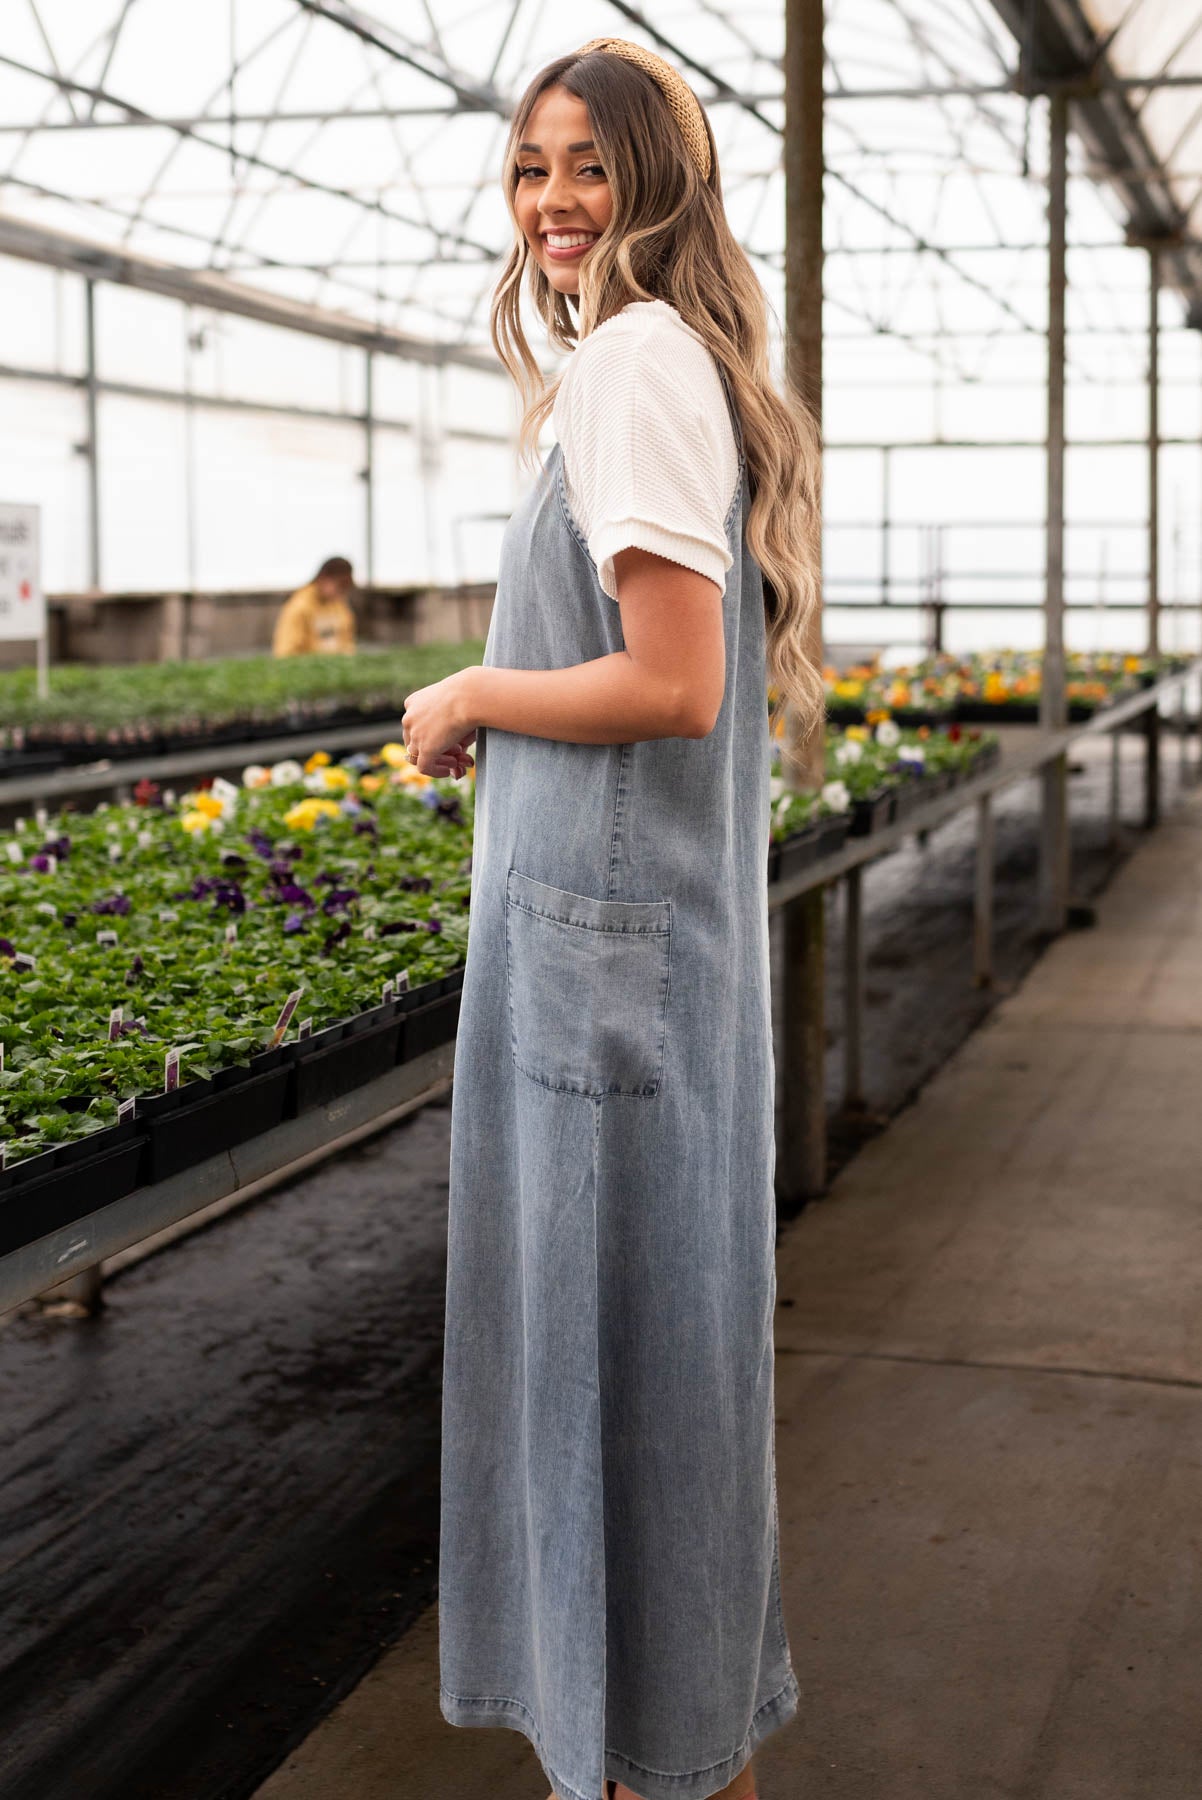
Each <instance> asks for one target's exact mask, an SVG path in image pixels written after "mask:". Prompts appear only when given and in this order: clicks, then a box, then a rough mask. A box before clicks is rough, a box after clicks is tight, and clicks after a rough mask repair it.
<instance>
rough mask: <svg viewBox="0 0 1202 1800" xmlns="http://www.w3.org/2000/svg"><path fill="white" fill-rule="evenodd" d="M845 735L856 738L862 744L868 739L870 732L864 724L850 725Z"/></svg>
mask: <svg viewBox="0 0 1202 1800" xmlns="http://www.w3.org/2000/svg"><path fill="white" fill-rule="evenodd" d="M843 735H844V737H849V738H855V739H856V740H857V741H858V742H859V743H861V744H862V743H864V742H865V741H866V740H867V737H868V732H867V729H866V728H865V727H864V726H863V725H849V726H848V727H847V730H846V731H845V732H844V734H843Z"/></svg>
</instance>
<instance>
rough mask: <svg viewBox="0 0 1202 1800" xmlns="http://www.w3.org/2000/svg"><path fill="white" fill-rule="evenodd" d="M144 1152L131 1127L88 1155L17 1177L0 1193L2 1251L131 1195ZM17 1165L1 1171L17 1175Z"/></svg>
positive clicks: (143, 1144)
mask: <svg viewBox="0 0 1202 1800" xmlns="http://www.w3.org/2000/svg"><path fill="white" fill-rule="evenodd" d="M105 1135H106V1136H107V1135H108V1134H107V1133H106V1134H105ZM145 1153H146V1141H145V1139H144V1138H141V1137H136V1136H134V1135H133V1133H132V1131H131V1134H130V1136H129V1137H127V1138H125V1140H124V1141H123V1142H121V1143H118V1144H112V1145H110V1147H109V1148H108V1149H105V1150H100V1151H98V1152H97V1153H95V1154H94V1155H92V1156H90V1157H82V1158H80V1160H79V1161H78V1162H71V1163H59V1164H58V1165H57V1167H55V1168H53V1169H51V1171H50V1172H49V1174H46V1175H38V1176H35V1177H34V1178H33V1179H31V1180H24V1181H22V1180H20V1179H17V1180H16V1181H15V1182H14V1183H13V1185H12V1186H9V1187H7V1188H5V1189H4V1191H3V1192H0V1256H6V1255H8V1254H9V1252H10V1251H13V1250H20V1249H21V1248H23V1246H24V1245H26V1244H32V1243H36V1242H37V1240H38V1238H42V1237H46V1236H47V1235H48V1234H49V1233H50V1232H52V1231H58V1230H59V1229H60V1228H61V1227H62V1226H64V1225H70V1224H71V1223H72V1222H73V1221H74V1220H76V1219H80V1218H83V1217H85V1216H86V1214H88V1213H92V1212H99V1210H100V1208H101V1207H102V1206H110V1205H111V1204H112V1202H113V1201H114V1200H123V1199H124V1198H125V1196H126V1194H132V1193H133V1191H134V1189H135V1188H136V1187H139V1186H140V1185H141V1183H142V1179H143V1173H142V1171H143V1165H144V1159H145ZM41 1161H42V1158H41V1157H33V1158H31V1162H41ZM21 1168H22V1164H20V1163H18V1164H17V1165H16V1167H15V1168H13V1169H11V1170H6V1171H5V1174H6V1175H12V1176H16V1177H18V1178H19V1176H20V1172H21Z"/></svg>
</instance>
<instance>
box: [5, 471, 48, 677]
mask: <svg viewBox="0 0 1202 1800" xmlns="http://www.w3.org/2000/svg"><path fill="white" fill-rule="evenodd" d="M45 635H46V598H45V595H44V594H43V593H42V558H41V530H40V519H39V508H38V507H36V506H15V505H12V504H10V503H9V502H7V501H3V500H0V640H3V641H4V642H5V643H17V642H25V643H28V642H29V641H30V640H31V639H33V638H39V639H40V638H44V637H45Z"/></svg>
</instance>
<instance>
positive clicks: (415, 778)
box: [392, 757, 434, 787]
mask: <svg viewBox="0 0 1202 1800" xmlns="http://www.w3.org/2000/svg"><path fill="white" fill-rule="evenodd" d="M392 779H393V781H394V782H396V783H397V784H398V785H399V786H401V787H426V786H428V784H429V783H430V782H431V781H433V779H434V777H433V775H423V774H422V772H421V770H420V769H418V768H415V767H414V765H413V764H412V763H411V762H410V761H409V760H408V757H406V760H405V762H404V764H403V766H402V767H401V768H399V769H398V770H397V772H396V774H395V775H394V776H393V778H392Z"/></svg>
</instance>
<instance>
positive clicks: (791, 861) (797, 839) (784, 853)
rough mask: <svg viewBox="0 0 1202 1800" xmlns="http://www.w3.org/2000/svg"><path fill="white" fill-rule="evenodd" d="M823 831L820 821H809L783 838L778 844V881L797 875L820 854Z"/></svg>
mask: <svg viewBox="0 0 1202 1800" xmlns="http://www.w3.org/2000/svg"><path fill="white" fill-rule="evenodd" d="M822 842H823V833H822V825H821V822H820V821H819V820H817V819H813V820H811V821H810V823H809V824H808V825H805V826H803V827H802V829H801V830H800V831H795V832H793V833H792V834H791V835H790V836H789V837H787V838H783V839H782V840H781V843H780V845H779V846H778V848H779V850H780V860H779V865H778V866H779V873H778V875H777V879H778V881H787V880H788V878H789V876H790V875H798V874H800V872H801V871H802V869H808V868H809V867H810V866H811V864H813V863H816V862H817V861H818V859H819V857H820V856H821V855H822Z"/></svg>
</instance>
